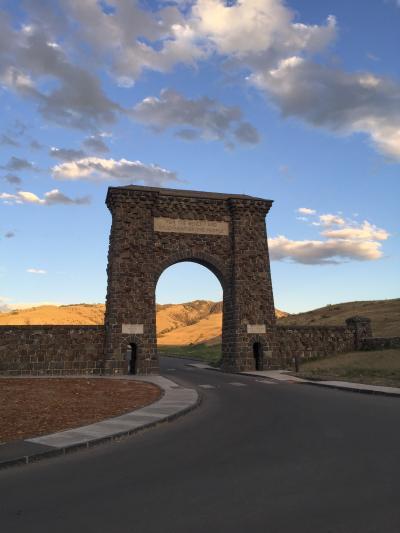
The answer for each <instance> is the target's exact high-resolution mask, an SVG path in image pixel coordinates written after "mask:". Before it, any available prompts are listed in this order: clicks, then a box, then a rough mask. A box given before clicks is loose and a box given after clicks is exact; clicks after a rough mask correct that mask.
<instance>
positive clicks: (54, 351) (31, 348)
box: [0, 326, 104, 375]
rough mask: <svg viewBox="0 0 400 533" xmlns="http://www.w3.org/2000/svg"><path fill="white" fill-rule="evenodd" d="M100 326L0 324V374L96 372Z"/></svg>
mask: <svg viewBox="0 0 400 533" xmlns="http://www.w3.org/2000/svg"><path fill="white" fill-rule="evenodd" d="M103 351H104V327H103V326H0V373H1V374H6V375H25V374H31V375H42V374H43V375H44V374H48V375H65V374H100V373H102V369H103V359H102V358H103Z"/></svg>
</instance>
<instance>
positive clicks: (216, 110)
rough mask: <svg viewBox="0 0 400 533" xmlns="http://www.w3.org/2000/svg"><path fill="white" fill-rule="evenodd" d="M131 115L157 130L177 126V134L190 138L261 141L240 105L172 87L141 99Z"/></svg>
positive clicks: (245, 142) (252, 142)
mask: <svg viewBox="0 0 400 533" xmlns="http://www.w3.org/2000/svg"><path fill="white" fill-rule="evenodd" d="M132 116H133V117H134V118H135V119H136V120H138V121H139V122H142V123H143V124H145V125H147V126H150V127H151V128H152V129H153V130H154V131H156V132H161V131H164V130H166V129H168V128H178V129H177V131H176V135H177V136H179V137H181V138H183V139H186V140H189V141H190V140H193V139H197V138H198V137H200V136H201V137H203V138H205V139H208V140H220V141H226V142H230V143H231V142H232V140H231V139H233V140H234V141H235V142H238V143H240V144H257V143H258V142H259V141H260V136H259V133H258V131H257V130H256V128H255V127H254V126H252V125H251V124H250V123H249V122H245V121H243V120H242V111H241V110H240V108H239V107H229V106H224V105H223V104H221V103H220V102H217V101H216V100H212V99H210V98H207V97H202V98H199V99H190V98H186V97H185V96H183V95H182V94H181V93H179V92H177V91H173V90H166V89H164V90H163V91H161V93H160V96H159V97H156V96H148V97H146V98H144V99H143V100H142V101H141V102H140V103H138V104H136V106H135V107H134V108H133V110H132ZM182 127H183V129H182ZM188 128H190V129H188Z"/></svg>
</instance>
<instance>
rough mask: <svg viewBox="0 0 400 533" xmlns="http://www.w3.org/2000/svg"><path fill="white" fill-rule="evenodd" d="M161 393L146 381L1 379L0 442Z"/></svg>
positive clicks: (96, 417) (82, 421) (109, 413)
mask: <svg viewBox="0 0 400 533" xmlns="http://www.w3.org/2000/svg"><path fill="white" fill-rule="evenodd" d="M160 396H161V390H160V389H159V388H158V387H156V386H155V385H152V384H150V383H143V382H139V381H133V380H124V379H107V378H89V379H88V378H1V379H0V444H1V443H4V442H10V441H14V440H19V439H26V438H32V437H37V436H39V435H46V434H48V433H53V432H56V431H61V430H64V429H70V428H73V427H79V426H83V425H86V424H91V423H93V422H98V421H100V420H103V419H105V418H110V417H113V416H118V415H121V414H123V413H126V412H129V411H133V410H134V409H138V408H140V407H143V406H145V405H148V404H150V403H153V402H154V401H156V400H157V399H158V398H159V397H160Z"/></svg>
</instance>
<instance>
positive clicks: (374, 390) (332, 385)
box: [301, 379, 400, 398]
mask: <svg viewBox="0 0 400 533" xmlns="http://www.w3.org/2000/svg"><path fill="white" fill-rule="evenodd" d="M301 384H302V385H314V386H316V387H325V388H328V389H336V390H342V391H348V392H357V393H359V394H375V395H378V396H391V397H392V398H393V397H397V398H399V397H400V391H399V389H396V388H395V387H380V386H375V385H364V384H363V383H360V384H356V383H347V382H345V383H340V382H336V381H334V382H329V381H311V380H310V379H308V380H304V381H303V382H302V383H301ZM360 385H363V386H362V387H360ZM391 389H392V390H391Z"/></svg>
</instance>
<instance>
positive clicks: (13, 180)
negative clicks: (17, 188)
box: [3, 174, 22, 185]
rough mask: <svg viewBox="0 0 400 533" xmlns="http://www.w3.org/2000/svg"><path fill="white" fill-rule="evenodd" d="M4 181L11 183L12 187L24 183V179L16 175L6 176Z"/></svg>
mask: <svg viewBox="0 0 400 533" xmlns="http://www.w3.org/2000/svg"><path fill="white" fill-rule="evenodd" d="M3 179H4V180H5V181H7V182H8V183H10V185H20V184H21V183H22V179H21V178H20V177H19V176H16V175H15V174H6V175H5V176H3Z"/></svg>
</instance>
